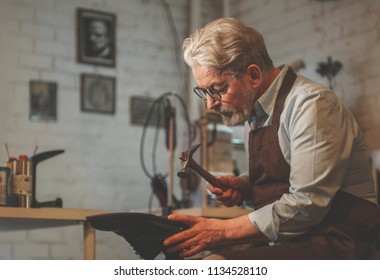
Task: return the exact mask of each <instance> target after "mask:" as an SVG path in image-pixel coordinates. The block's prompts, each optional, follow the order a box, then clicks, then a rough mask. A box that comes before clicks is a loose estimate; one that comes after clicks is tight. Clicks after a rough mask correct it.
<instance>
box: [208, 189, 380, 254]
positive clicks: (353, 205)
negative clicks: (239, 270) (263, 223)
mask: <svg viewBox="0 0 380 280" xmlns="http://www.w3.org/2000/svg"><path fill="white" fill-rule="evenodd" d="M379 231H380V211H379V208H378V207H377V205H376V204H373V203H370V202H368V201H365V200H363V199H360V198H357V197H355V196H353V195H350V194H347V193H344V192H339V193H338V194H337V196H336V197H335V199H334V202H333V205H332V206H331V209H330V211H329V214H328V215H327V216H326V218H325V219H324V220H323V221H322V222H321V223H320V224H319V225H318V226H316V227H314V228H313V229H311V230H310V231H309V232H307V233H306V234H303V235H301V236H299V237H296V238H293V239H292V240H290V241H287V242H284V243H283V244H280V245H274V246H268V245H263V246H256V247H252V248H249V249H245V250H238V251H227V250H226V251H222V252H217V253H215V254H214V255H217V256H219V257H221V258H222V259H231V260H248V259H249V260H255V259H256V260H257V259H261V260H337V259H352V260H355V259H370V258H371V257H372V253H373V251H374V250H375V249H376V248H375V247H376V244H377V242H378V240H379ZM217 256H214V257H217ZM207 259H213V256H212V255H211V256H210V257H208V258H207Z"/></svg>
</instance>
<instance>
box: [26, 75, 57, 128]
mask: <svg viewBox="0 0 380 280" xmlns="http://www.w3.org/2000/svg"><path fill="white" fill-rule="evenodd" d="M29 92H30V96H29V97H30V98H29V101H30V102H29V103H30V106H29V119H30V120H31V121H34V122H39V121H56V120H57V83H55V82H44V81H30V82H29Z"/></svg>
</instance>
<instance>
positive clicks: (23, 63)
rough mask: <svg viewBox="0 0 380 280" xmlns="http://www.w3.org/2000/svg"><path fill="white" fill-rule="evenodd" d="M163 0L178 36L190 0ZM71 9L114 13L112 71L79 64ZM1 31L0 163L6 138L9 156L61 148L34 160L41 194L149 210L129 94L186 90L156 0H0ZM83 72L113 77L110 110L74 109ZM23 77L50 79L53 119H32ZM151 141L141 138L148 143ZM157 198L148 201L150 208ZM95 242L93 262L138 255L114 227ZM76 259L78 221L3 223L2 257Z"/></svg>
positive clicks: (74, 202) (81, 204)
mask: <svg viewBox="0 0 380 280" xmlns="http://www.w3.org/2000/svg"><path fill="white" fill-rule="evenodd" d="M169 3H170V6H171V8H172V12H173V16H174V17H175V19H176V24H178V30H179V32H181V33H180V37H181V38H183V37H184V36H185V34H184V32H185V31H186V26H187V9H186V6H187V1H186V0H181V1H177V0H176V1H169ZM77 7H82V8H91V9H96V10H103V11H108V12H112V13H115V14H116V16H117V22H118V25H117V63H116V67H115V68H109V67H101V66H92V65H86V64H80V63H78V62H76V23H75V20H76V14H75V12H76V8H77ZM0 37H1V40H0V65H1V66H0V67H1V73H2V74H1V75H0V85H1V86H0V88H1V90H0V145H1V146H0V162H4V161H5V160H6V156H7V155H6V151H5V148H4V143H7V144H8V146H9V148H10V152H11V154H12V155H14V156H17V155H19V154H29V155H31V153H32V152H33V149H34V147H35V146H36V145H38V146H39V152H42V151H47V150H53V149H64V150H65V153H64V154H61V155H58V156H56V157H54V158H51V159H48V162H47V161H46V162H41V163H40V164H39V166H38V167H37V173H38V176H37V199H38V201H48V200H53V199H55V198H56V197H61V198H62V199H63V203H64V207H67V208H88V209H100V210H111V211H129V210H130V209H144V208H147V206H148V201H149V196H150V193H151V190H150V181H149V179H148V178H147V177H146V176H145V175H144V174H143V171H142V169H141V167H140V160H139V152H138V151H139V147H140V137H141V133H142V127H141V126H131V125H130V120H129V118H130V117H129V113H130V112H129V100H130V97H131V96H133V95H145V96H150V97H158V96H159V95H161V94H162V93H164V92H167V91H170V90H176V91H177V92H180V93H182V91H183V87H184V85H183V83H182V82H181V81H180V80H179V79H178V75H177V72H178V70H177V68H176V64H175V58H174V52H173V43H172V42H173V39H172V35H171V33H170V29H169V26H168V21H167V18H166V15H165V13H164V10H163V9H162V7H161V2H160V1H158V0H151V1H137V0H107V1H104V0H83V1H61V0H14V1H10V0H0ZM81 73H97V74H102V75H107V76H113V77H115V78H116V81H117V84H116V88H117V92H116V94H117V96H116V113H115V115H103V114H94V113H85V112H81V110H80V92H79V91H80V74H81ZM30 80H43V81H50V82H57V84H58V116H57V117H58V119H57V122H53V123H34V122H30V121H29V81H30ZM150 138H151V136H149V137H148V139H147V142H146V143H149V141H150V143H151V142H152V140H151V139H150ZM162 139H163V133H162V134H161V140H162ZM158 147H159V149H158V155H157V159H158V169H159V170H158V171H159V172H162V173H166V172H167V171H168V159H167V157H168V156H167V151H166V148H165V146H164V144H163V143H162V141H161V142H160V143H159V145H158ZM148 156H150V155H148ZM147 160H150V158H149V159H147ZM148 164H149V168H150V167H151V163H150V162H148ZM178 164H179V162H178ZM178 168H179V167H178ZM157 205H158V202H157V201H154V204H153V206H154V207H156V206H157ZM0 223H1V221H0ZM0 229H1V226H0ZM121 243H122V245H121ZM97 244H98V247H99V248H97V258H99V259H130V258H137V256H135V254H134V252H133V250H132V249H131V248H130V247H129V246H128V245H127V243H126V242H125V241H124V240H123V239H122V238H121V237H119V236H116V235H115V234H113V233H108V234H105V233H97ZM82 256H83V229H82V227H81V226H79V225H78V226H70V227H62V228H47V229H36V230H32V229H30V230H27V231H24V230H18V231H2V230H0V259H80V258H82Z"/></svg>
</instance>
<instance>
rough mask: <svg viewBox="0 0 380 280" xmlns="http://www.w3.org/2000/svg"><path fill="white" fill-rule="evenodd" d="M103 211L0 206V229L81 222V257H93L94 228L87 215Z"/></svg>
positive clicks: (65, 224)
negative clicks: (87, 219)
mask: <svg viewBox="0 0 380 280" xmlns="http://www.w3.org/2000/svg"><path fill="white" fill-rule="evenodd" d="M105 213H107V212H105V211H99V210H87V209H69V208H17V207H0V230H1V231H11V230H28V229H37V228H50V227H61V226H68V225H78V224H83V245H84V246H83V248H84V249H83V258H84V259H86V260H93V259H95V229H94V228H93V227H91V226H90V224H89V223H88V222H87V221H86V217H87V216H91V215H97V214H105Z"/></svg>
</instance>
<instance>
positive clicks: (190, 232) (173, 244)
mask: <svg viewBox="0 0 380 280" xmlns="http://www.w3.org/2000/svg"><path fill="white" fill-rule="evenodd" d="M168 218H169V220H172V221H177V222H181V223H185V224H187V225H189V226H190V228H189V229H187V230H184V231H182V232H180V233H177V234H175V235H172V236H171V237H169V238H167V239H165V241H164V245H165V247H166V248H167V249H166V251H167V252H168V253H178V254H179V255H180V256H181V257H191V256H193V255H195V254H197V253H199V252H201V251H206V250H210V249H213V248H216V247H217V246H219V245H221V244H222V243H223V239H224V236H225V226H224V223H223V220H217V219H206V218H202V217H196V216H190V215H183V214H172V215H170V216H169V217H168Z"/></svg>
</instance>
